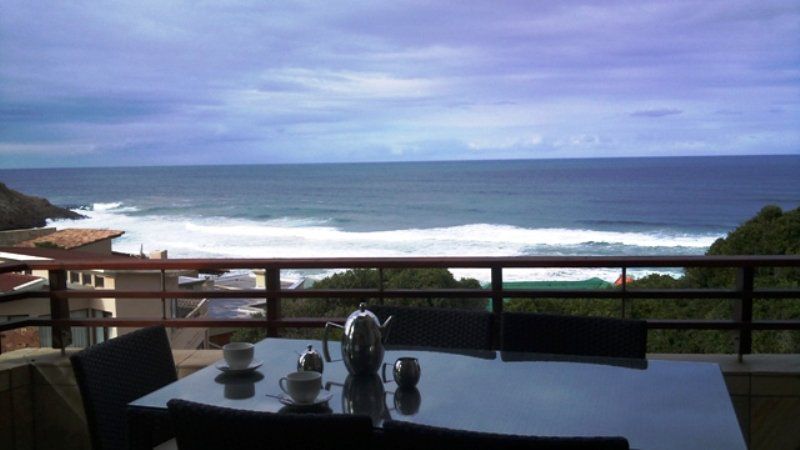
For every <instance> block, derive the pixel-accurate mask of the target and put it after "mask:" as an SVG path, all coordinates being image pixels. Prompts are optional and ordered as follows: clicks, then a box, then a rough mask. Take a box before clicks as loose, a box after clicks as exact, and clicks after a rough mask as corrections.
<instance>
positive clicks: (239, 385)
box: [214, 372, 264, 400]
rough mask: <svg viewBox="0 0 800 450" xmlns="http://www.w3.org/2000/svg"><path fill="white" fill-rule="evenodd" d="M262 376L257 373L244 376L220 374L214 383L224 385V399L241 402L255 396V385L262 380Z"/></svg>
mask: <svg viewBox="0 0 800 450" xmlns="http://www.w3.org/2000/svg"><path fill="white" fill-rule="evenodd" d="M263 379H264V375H262V374H261V373H259V372H253V373H248V374H244V375H233V374H226V373H223V374H220V375H218V376H217V377H216V378H214V381H216V382H217V383H219V384H223V385H225V398H229V399H231V400H242V399H245V398H250V397H253V396H254V395H256V383H257V382H259V381H261V380H263Z"/></svg>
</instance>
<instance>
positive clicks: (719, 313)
mask: <svg viewBox="0 0 800 450" xmlns="http://www.w3.org/2000/svg"><path fill="white" fill-rule="evenodd" d="M790 254H791V255H797V254H800V208H798V209H795V210H792V211H787V212H783V211H781V209H780V208H779V207H777V206H767V207H765V208H763V209H762V210H761V212H759V213H758V215H756V216H755V217H754V218H752V219H750V220H748V221H747V222H745V223H744V224H742V225H741V226H740V227H738V228H737V229H735V230H733V231H732V232H730V233H729V234H728V236H727V237H725V238H721V239H718V240H717V241H716V242H714V244H713V245H712V246H711V247H710V248H709V250H708V252H707V255H790ZM735 283H736V272H735V271H734V270H732V269H707V268H687V269H686V270H685V275H684V276H682V277H679V278H674V277H671V276H668V275H650V276H647V277H644V278H641V279H639V280H635V281H634V282H633V283H630V284H629V285H628V287H629V289H687V288H695V289H697V288H701V289H705V288H733V287H734V286H735ZM378 284H379V273H378V271H377V270H373V269H355V270H348V271H346V272H342V273H338V274H335V275H332V276H330V277H328V278H325V279H323V280H320V281H319V282H317V283H316V284H315V285H314V289H358V288H372V289H376V288H378ZM755 285H756V287H757V288H761V287H764V288H766V287H771V288H780V287H791V288H797V287H798V286H800V270H798V269H796V268H795V269H792V268H780V267H779V268H764V269H759V270H758V271H757V273H756V274H755ZM384 288H385V289H423V288H462V289H463V288H470V289H478V288H480V285H479V283H478V281H477V280H474V279H461V280H456V279H455V278H453V275H452V274H451V273H450V272H449V271H448V270H446V269H392V270H385V271H384ZM609 289H613V287H609ZM360 301H361V300H353V299H338V298H318V299H296V300H288V299H285V300H284V301H283V315H284V316H285V317H345V316H347V315H348V314H349V313H350V312H352V311H354V310H355V309H356V307H357V306H358V303H359V302H360ZM376 301H378V300H377V299H369V300H367V303H368V304H369V303H373V302H376ZM384 303H385V304H392V305H395V304H396V305H412V306H437V307H451V308H470V309H482V308H484V307H485V305H486V299H485V298H475V299H447V298H421V299H392V298H387V299H384ZM733 304H734V302H733V301H731V300H727V299H685V300H671V299H667V300H661V299H642V300H631V301H629V302H628V303H627V305H626V311H627V314H626V317H629V318H641V319H730V318H732V317H733ZM505 308H506V310H507V311H528V312H548V313H557V314H570V315H587V316H605V317H620V316H621V309H622V305H621V302H620V301H619V300H616V299H547V298H537V299H529V298H521V299H508V300H506V303H505ZM262 317H263V316H262ZM753 318H754V319H756V320H758V319H774V320H786V319H798V318H800V299H786V300H784V299H778V300H766V299H756V300H754V304H753ZM321 333H322V332H321V331H320V330H286V332H285V333H284V334H286V335H287V336H294V337H315V338H318V337H320V336H321ZM734 336H735V333H733V332H729V331H705V330H654V331H651V332H650V333H649V335H648V351H650V352H660V353H732V352H734V351H735V348H734ZM234 337H235V339H237V340H238V339H241V340H250V341H257V340H259V339H262V338H263V332H262V331H261V330H257V329H250V330H240V331H239V332H237V334H236V335H234ZM753 351H754V352H756V353H800V333H798V332H792V331H760V332H754V333H753Z"/></svg>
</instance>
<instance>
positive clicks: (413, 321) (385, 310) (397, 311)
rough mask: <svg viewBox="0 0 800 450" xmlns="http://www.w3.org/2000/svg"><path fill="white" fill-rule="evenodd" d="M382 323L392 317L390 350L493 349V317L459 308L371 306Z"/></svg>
mask: <svg viewBox="0 0 800 450" xmlns="http://www.w3.org/2000/svg"><path fill="white" fill-rule="evenodd" d="M367 308H368V309H369V310H370V311H372V312H373V313H375V315H377V316H378V318H379V319H380V320H381V322H383V321H385V320H386V319H387V318H388V317H389V316H393V317H394V318H393V319H392V324H391V327H390V329H389V336H388V337H387V339H386V341H385V344H386V345H388V346H392V345H395V346H403V345H409V346H417V347H433V348H443V349H447V348H449V349H471V350H491V349H492V315H491V313H489V312H488V311H473V310H465V309H456V308H422V307H412V306H384V305H371V306H368V307H367Z"/></svg>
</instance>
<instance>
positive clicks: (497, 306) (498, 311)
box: [492, 267, 503, 348]
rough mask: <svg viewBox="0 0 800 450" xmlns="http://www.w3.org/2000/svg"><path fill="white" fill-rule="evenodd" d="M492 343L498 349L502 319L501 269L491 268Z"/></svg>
mask: <svg viewBox="0 0 800 450" xmlns="http://www.w3.org/2000/svg"><path fill="white" fill-rule="evenodd" d="M492 314H493V315H494V321H493V326H492V341H493V344H494V347H495V348H500V341H501V334H500V333H501V332H500V327H501V321H502V317H503V268H502V267H492Z"/></svg>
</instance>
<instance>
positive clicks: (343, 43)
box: [0, 0, 800, 167]
mask: <svg viewBox="0 0 800 450" xmlns="http://www.w3.org/2000/svg"><path fill="white" fill-rule="evenodd" d="M442 17H446V18H447V19H446V20H441V18H442ZM797 35H800V5H798V3H797V2H796V1H794V0H765V1H763V2H759V3H758V5H754V4H753V3H752V2H744V1H741V2H740V1H728V0H709V1H707V2H703V3H702V5H701V6H699V5H698V4H697V3H694V2H682V1H679V2H661V3H652V4H641V3H640V2H633V1H620V2H616V3H614V4H607V3H605V2H595V1H591V0H585V1H578V2H572V3H570V4H568V5H567V4H560V3H557V2H551V3H541V4H535V5H534V4H532V3H530V2H527V1H510V2H501V3H497V2H490V1H477V2H470V4H468V5H467V4H464V3H462V2H456V1H443V2H410V3H365V2H353V3H342V4H338V3H337V4H309V3H303V2H297V3H291V2H269V3H264V2H241V3H237V4H230V3H202V4H196V5H191V6H189V5H186V6H176V5H174V4H166V3H163V2H145V3H142V2H115V3H114V4H111V5H106V6H104V7H103V8H97V7H96V6H94V5H91V4H81V3H74V2H73V3H68V2H49V3H48V2H45V3H40V2H25V1H21V0H19V1H15V0H10V1H8V2H5V3H4V4H3V14H0V55H2V64H0V148H3V149H5V150H4V152H5V153H4V155H10V154H11V153H9V152H11V151H12V150H13V152H14V153H13V154H14V155H15V156H14V157H13V158H9V157H5V158H0V167H24V166H41V165H76V166H80V165H105V164H165V163H170V164H171V163H176V164H180V163H187V162H194V163H203V164H206V163H209V164H210V163H220V162H224V163H270V162H307V161H314V162H321V161H351V160H353V161H355V160H358V161H366V160H376V161H379V160H392V161H393V160H413V159H448V158H454V159H473V158H482V157H483V158H495V157H497V158H502V157H539V156H541V155H546V156H547V157H587V156H634V155H656V156H668V155H672V154H681V153H682V152H684V153H688V152H691V154H719V153H729V154H742V153H749V152H773V153H775V152H791V153H798V152H800V146H797V145H795V144H796V143H797V139H798V138H797V133H796V129H797V126H796V124H797V123H798V122H800V103H798V102H797V101H796V99H797V98H798V97H799V96H800V82H799V81H798V79H800V78H799V77H798V76H797V75H798V69H797V67H798V59H797V55H798V54H800V42H799V41H798V40H797V39H796V36H797ZM651 105H676V106H675V107H669V108H667V107H661V108H650V106H651ZM678 108H680V109H678ZM631 111H633V112H631ZM718 111H719V112H720V113H716V112H718ZM732 111H735V112H736V114H732V113H730V114H729V113H725V112H732ZM770 111H780V112H781V113H780V114H777V113H771V112H770ZM690 112H691V114H690ZM690 115H691V119H692V120H691V121H689V120H688V119H689V116H690ZM667 116H672V119H670V120H667V121H664V120H642V119H643V118H658V117H667ZM748 136H769V139H766V138H763V139H758V140H753V139H749V138H747V137H748ZM756 141H757V142H756ZM687 143H690V145H689V144H687ZM89 149H91V150H89ZM26 155H27V156H26Z"/></svg>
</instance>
